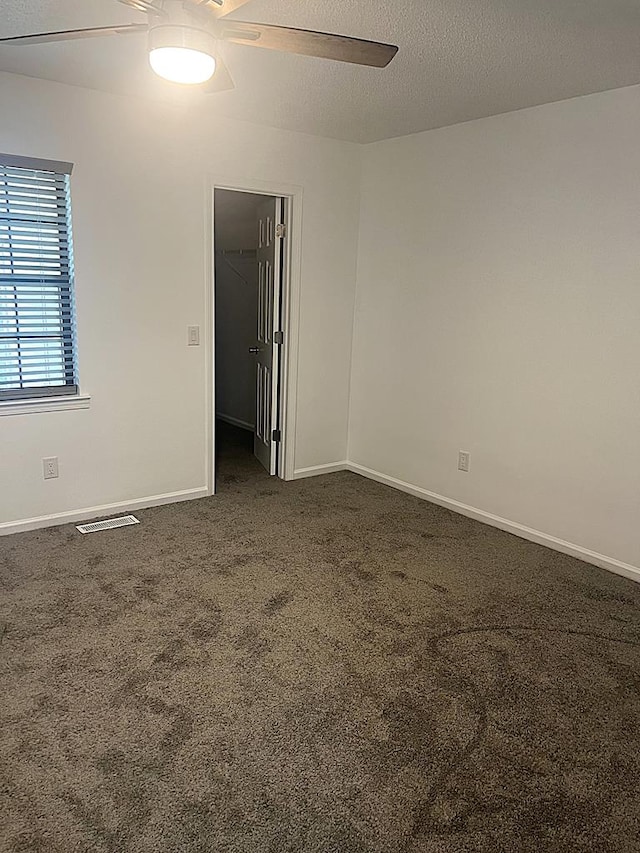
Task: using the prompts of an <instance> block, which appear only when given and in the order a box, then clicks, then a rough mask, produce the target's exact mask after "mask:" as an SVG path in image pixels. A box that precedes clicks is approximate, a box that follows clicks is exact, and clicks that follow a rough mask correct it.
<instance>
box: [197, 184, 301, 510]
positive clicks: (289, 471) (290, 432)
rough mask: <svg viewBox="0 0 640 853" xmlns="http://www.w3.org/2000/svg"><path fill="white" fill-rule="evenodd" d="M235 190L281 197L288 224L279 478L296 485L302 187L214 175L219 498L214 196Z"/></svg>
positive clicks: (209, 378)
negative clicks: (218, 192)
mask: <svg viewBox="0 0 640 853" xmlns="http://www.w3.org/2000/svg"><path fill="white" fill-rule="evenodd" d="M216 190H233V191H236V192H247V193H253V194H256V195H267V196H275V197H277V198H282V199H283V201H284V220H285V223H286V227H287V236H286V239H285V245H284V252H283V255H284V257H283V270H282V331H283V332H284V342H283V344H282V347H281V354H280V359H281V364H282V368H281V387H280V418H279V422H280V425H281V426H280V429H281V431H282V441H281V444H280V452H279V454H278V470H277V472H276V473H277V476H278V477H280V478H281V479H283V480H293V479H294V470H295V445H296V414H297V402H298V394H297V382H298V352H299V344H300V340H299V337H300V281H301V245H302V196H303V191H302V187H298V186H295V185H291V184H278V183H269V182H264V181H257V180H242V179H238V180H221V179H217V178H215V177H212V176H209V178H208V180H207V186H206V215H207V234H208V235H209V237H208V240H207V254H208V258H207V276H206V291H205V307H206V324H205V335H204V339H205V350H206V370H205V383H206V392H205V394H206V407H205V409H206V424H205V436H206V454H205V455H206V472H205V475H206V484H207V493H208V494H209V495H213V494H215V483H216V476H215V474H216V472H215V441H216V433H215V430H216V413H215V375H216V370H215V368H216V362H215V359H216V347H215V280H216V273H215V234H214V217H215V191H216Z"/></svg>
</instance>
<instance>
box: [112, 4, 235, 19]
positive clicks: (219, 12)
mask: <svg viewBox="0 0 640 853" xmlns="http://www.w3.org/2000/svg"><path fill="white" fill-rule="evenodd" d="M122 2H124V3H126V2H127V0H122ZM132 2H135V0H132ZM187 2H188V3H189V5H191V6H196V7H197V8H199V9H202V10H204V11H206V12H210V13H211V14H212V15H213V16H214V17H215V18H224V16H225V15H230V14H231V12H235V10H236V9H239V8H240V6H244V4H245V3H248V2H249V0H187Z"/></svg>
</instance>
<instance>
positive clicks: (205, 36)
mask: <svg viewBox="0 0 640 853" xmlns="http://www.w3.org/2000/svg"><path fill="white" fill-rule="evenodd" d="M149 64H150V65H151V68H152V69H153V70H154V71H155V73H156V74H157V75H158V76H159V77H163V78H164V79H165V80H170V81H171V82H172V83H183V84H186V85H192V86H193V85H197V84H198V83H205V82H206V81H207V80H210V79H211V78H212V77H213V74H214V72H215V70H216V60H215V39H214V37H213V35H212V34H211V33H209V32H207V30H201V29H197V28H195V27H188V26H181V25H167V24H160V25H158V26H155V27H152V28H151V30H150V31H149Z"/></svg>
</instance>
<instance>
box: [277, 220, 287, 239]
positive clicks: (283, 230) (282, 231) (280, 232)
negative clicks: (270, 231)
mask: <svg viewBox="0 0 640 853" xmlns="http://www.w3.org/2000/svg"><path fill="white" fill-rule="evenodd" d="M286 236H287V226H286V225H285V224H284V223H283V222H281V223H280V224H279V225H276V237H280V238H282V237H286Z"/></svg>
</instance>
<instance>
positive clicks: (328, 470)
mask: <svg viewBox="0 0 640 853" xmlns="http://www.w3.org/2000/svg"><path fill="white" fill-rule="evenodd" d="M348 470H349V463H348V462H330V463H329V464H328V465H313V466H312V467H311V468H297V469H296V470H295V471H294V472H293V479H294V480H303V479H304V478H305V477H320V476H321V475H322V474H335V473H336V471H348Z"/></svg>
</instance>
